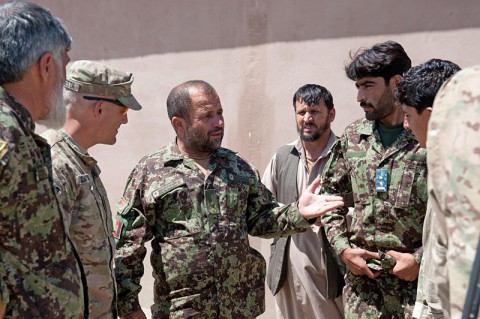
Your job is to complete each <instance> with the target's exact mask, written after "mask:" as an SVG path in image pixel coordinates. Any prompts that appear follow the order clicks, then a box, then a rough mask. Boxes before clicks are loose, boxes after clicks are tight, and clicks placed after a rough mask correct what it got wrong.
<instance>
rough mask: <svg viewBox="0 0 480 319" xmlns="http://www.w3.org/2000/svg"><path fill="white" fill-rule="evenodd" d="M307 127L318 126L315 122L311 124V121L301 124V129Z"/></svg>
mask: <svg viewBox="0 0 480 319" xmlns="http://www.w3.org/2000/svg"><path fill="white" fill-rule="evenodd" d="M307 127H309V128H311V127H314V128H318V127H317V126H316V125H315V124H313V123H307V124H302V130H303V129H304V128H307Z"/></svg>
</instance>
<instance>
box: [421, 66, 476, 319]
mask: <svg viewBox="0 0 480 319" xmlns="http://www.w3.org/2000/svg"><path fill="white" fill-rule="evenodd" d="M433 105H434V107H433V112H432V115H431V117H430V122H429V127H428V132H427V138H428V143H427V151H428V163H427V164H428V191H429V198H430V200H431V201H432V204H433V206H434V207H435V208H436V209H437V211H438V214H437V215H436V217H437V218H436V220H435V226H434V227H438V228H443V229H445V230H446V234H447V243H446V245H447V251H446V254H444V255H438V257H440V258H435V259H434V261H433V265H432V267H439V266H442V265H445V264H446V267H447V274H448V277H447V280H446V281H445V280H441V277H440V278H437V277H435V278H434V281H435V282H440V283H439V284H438V291H439V296H440V299H441V300H442V304H446V305H448V304H450V308H449V309H446V310H447V312H448V313H449V314H450V317H451V318H460V317H461V316H462V309H463V306H464V303H465V296H466V293H467V288H468V282H469V277H470V273H471V271H472V264H473V260H474V259H475V254H476V249H477V243H478V240H479V237H480V196H479V192H480V189H479V185H480V184H479V176H480V157H479V149H480V138H479V137H480V134H479V127H480V65H477V66H474V67H470V68H466V69H464V70H462V71H460V72H458V73H457V74H455V75H454V76H453V77H452V78H451V79H450V80H449V81H447V82H446V83H445V84H444V85H443V87H442V88H441V89H440V90H439V91H438V94H437V96H436V98H435V102H434V104H433ZM442 257H443V258H442Z"/></svg>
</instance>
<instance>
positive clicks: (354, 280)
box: [343, 271, 417, 319]
mask: <svg viewBox="0 0 480 319" xmlns="http://www.w3.org/2000/svg"><path fill="white" fill-rule="evenodd" d="M345 283H346V284H345V287H344V288H343V305H344V308H345V318H346V319H372V318H375V319H377V318H379V319H380V318H384V319H387V318H388V319H400V318H401V319H405V318H412V311H413V307H414V305H415V297H416V293H417V281H416V280H415V281H412V282H409V281H405V280H401V279H400V278H398V277H397V276H394V275H390V274H389V273H386V272H382V274H381V275H380V276H379V277H377V278H376V279H370V278H368V277H367V276H355V275H353V274H352V273H351V272H349V271H348V272H347V274H346V277H345Z"/></svg>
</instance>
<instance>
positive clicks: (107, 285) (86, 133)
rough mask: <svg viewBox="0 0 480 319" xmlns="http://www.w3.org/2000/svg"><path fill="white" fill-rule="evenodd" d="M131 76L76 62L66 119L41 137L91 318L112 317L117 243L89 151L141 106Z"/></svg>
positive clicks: (68, 84)
mask: <svg viewBox="0 0 480 319" xmlns="http://www.w3.org/2000/svg"><path fill="white" fill-rule="evenodd" d="M132 83H133V75H132V74H131V73H126V72H123V71H120V70H116V69H114V68H111V67H109V66H107V65H104V64H101V63H98V62H94V61H77V62H75V63H73V64H72V66H71V67H70V69H69V71H68V74H67V79H66V83H65V92H64V93H65V94H64V96H65V101H66V104H67V120H66V123H65V126H64V128H63V129H61V130H58V131H55V130H50V131H47V132H45V133H44V137H45V138H46V139H47V141H48V142H49V144H50V145H51V147H52V159H53V172H54V184H55V189H56V191H57V194H58V198H59V200H60V203H61V205H62V207H63V211H64V212H63V213H64V221H65V224H66V229H67V230H68V232H69V234H70V237H71V238H72V240H73V243H74V245H75V247H76V249H77V251H78V252H79V254H80V258H81V260H82V263H83V266H84V269H85V273H86V276H87V282H88V294H89V315H90V318H114V317H116V288H115V276H114V273H113V263H112V261H113V254H114V251H115V242H114V239H113V237H112V233H113V227H112V214H111V212H110V206H109V203H108V198H107V193H106V191H105V188H104V187H103V184H102V181H101V180H100V177H99V174H100V169H99V168H98V166H97V162H96V161H95V159H94V158H93V157H91V156H90V155H89V154H88V149H89V148H90V147H92V146H94V145H96V144H110V145H112V144H114V143H115V142H116V135H117V133H118V129H119V127H120V125H122V124H126V123H127V122H128V119H127V111H128V110H129V109H132V110H140V109H141V108H142V107H141V106H140V104H139V103H138V102H137V100H136V99H135V98H134V97H133V95H132V94H131V85H132Z"/></svg>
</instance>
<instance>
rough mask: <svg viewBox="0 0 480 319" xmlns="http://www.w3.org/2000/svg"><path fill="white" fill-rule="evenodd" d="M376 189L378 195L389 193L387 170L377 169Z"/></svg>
mask: <svg viewBox="0 0 480 319" xmlns="http://www.w3.org/2000/svg"><path fill="white" fill-rule="evenodd" d="M375 188H376V190H377V192H378V193H384V192H386V191H387V170H386V169H384V168H379V169H377V174H376V176H375Z"/></svg>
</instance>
